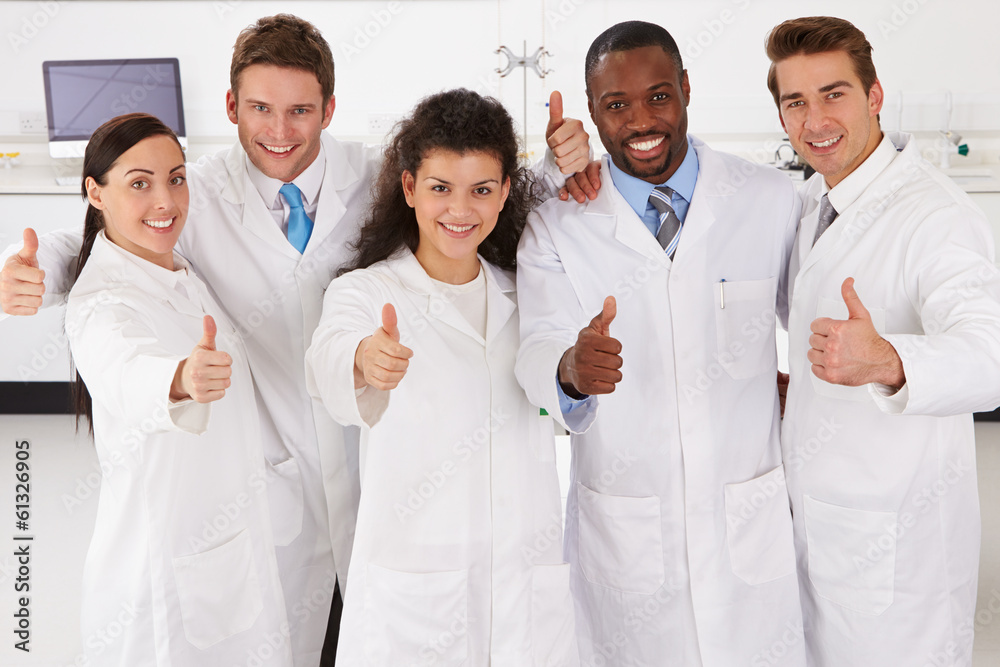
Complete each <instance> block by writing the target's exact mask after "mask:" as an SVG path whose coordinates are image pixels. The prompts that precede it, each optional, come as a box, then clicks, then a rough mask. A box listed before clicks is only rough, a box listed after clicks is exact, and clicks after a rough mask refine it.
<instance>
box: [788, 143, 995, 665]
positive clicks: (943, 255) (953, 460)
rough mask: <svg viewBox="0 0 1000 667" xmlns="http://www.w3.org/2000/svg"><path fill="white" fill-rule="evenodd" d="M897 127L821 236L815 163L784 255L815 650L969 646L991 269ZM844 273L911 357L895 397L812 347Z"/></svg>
mask: <svg viewBox="0 0 1000 667" xmlns="http://www.w3.org/2000/svg"><path fill="white" fill-rule="evenodd" d="M891 139H893V141H894V143H895V144H896V146H897V147H898V148H902V149H903V150H902V152H900V153H898V154H896V155H895V158H894V159H893V161H892V162H891V163H890V165H889V167H887V168H886V169H885V170H884V171H883V172H882V173H881V174H880V175H879V176H878V177H877V178H876V179H875V180H873V181H872V182H871V184H870V185H869V186H868V187H867V189H866V190H865V192H864V194H862V195H861V198H860V199H858V201H856V202H855V203H854V204H853V205H851V206H850V207H849V208H848V209H847V210H845V211H842V212H841V213H840V215H839V217H838V218H837V219H836V220H835V221H834V222H833V224H832V225H831V226H830V228H829V229H828V230H827V231H826V232H825V233H824V234H823V236H822V237H821V238H820V239H819V241H818V242H817V243H816V245H815V247H811V244H812V239H813V237H814V236H815V230H816V220H817V208H818V197H819V195H820V193H821V192H822V187H823V186H822V180H821V178H822V177H821V176H819V175H817V176H814V177H813V180H811V181H809V182H808V183H807V184H806V185H805V186H804V189H803V191H802V197H803V201H804V206H803V219H802V227H801V230H800V233H799V237H798V241H797V244H796V248H795V252H794V255H793V258H792V271H793V273H792V274H791V275H792V276H793V278H792V282H793V287H792V290H791V298H790V303H791V313H790V318H789V355H790V369H791V384H790V387H789V394H788V403H787V406H786V410H785V419H784V425H783V430H782V450H783V456H784V461H785V470H786V472H787V476H788V490H789V493H790V495H791V500H792V508H793V514H794V517H795V522H794V523H795V546H796V552H797V556H798V569H799V576H800V586H801V588H802V597H803V608H804V616H805V624H806V633H807V634H806V639H807V647H808V653H809V659H810V665H815V666H817V667H820V666H822V667H853V666H860V665H866V666H867V665H921V666H922V665H924V664H933V665H949V666H952V665H969V664H970V662H971V650H972V638H973V625H974V619H973V614H974V612H975V600H976V582H977V574H978V562H979V537H980V521H979V500H978V495H977V487H976V470H975V441H974V434H973V424H972V417H971V415H970V414H969V413H971V412H973V411H977V410H991V409H993V408H995V407H996V406H997V405H998V404H1000V277H998V272H997V270H996V267H995V266H994V264H993V241H992V237H991V235H990V230H989V227H988V225H987V222H986V219H985V218H984V216H983V214H982V212H981V211H979V210H978V209H977V208H976V207H975V205H973V204H972V202H971V201H970V200H969V198H968V196H967V195H966V194H965V193H963V192H962V191H961V190H960V189H959V188H958V187H956V186H955V185H954V184H953V183H951V182H950V181H949V179H948V178H947V177H945V176H944V175H942V174H941V173H939V172H938V171H937V170H936V169H935V167H934V166H933V165H931V164H929V163H928V162H926V161H925V160H923V159H922V158H921V157H920V152H919V149H918V148H917V146H916V144H915V142H914V141H913V140H912V138H911V137H910V136H909V135H896V136H894V137H891ZM904 146H905V148H904ZM851 276H853V277H854V279H855V289H856V290H857V292H858V295H859V297H860V298H861V301H862V303H864V304H865V306H866V308H867V309H868V310H869V311H870V312H871V314H872V321H873V323H874V324H875V327H876V329H877V330H878V331H879V332H880V333H881V334H882V335H883V336H884V337H885V338H886V339H887V340H888V341H889V342H890V343H892V345H893V347H894V348H895V349H896V351H897V352H898V353H899V356H900V358H901V359H902V361H903V369H904V372H905V374H906V385H905V386H904V388H903V389H902V390H901V391H900V392H899V394H897V395H896V396H894V397H892V398H885V397H884V396H883V395H882V394H880V392H879V391H877V390H876V388H875V386H874V385H870V386H868V387H840V386H836V385H831V384H829V383H826V382H824V381H822V380H820V379H819V378H817V377H815V376H814V375H813V374H812V372H811V364H810V362H809V360H808V359H807V358H806V352H807V351H808V350H809V347H810V345H809V334H810V324H811V323H812V321H813V320H814V319H816V318H817V317H833V318H835V319H846V317H847V307H846V306H845V304H844V301H843V298H842V297H841V293H840V288H841V283H842V282H843V281H844V279H845V278H848V277H851ZM886 391H887V390H886Z"/></svg>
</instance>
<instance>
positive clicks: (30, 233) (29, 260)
mask: <svg viewBox="0 0 1000 667" xmlns="http://www.w3.org/2000/svg"><path fill="white" fill-rule="evenodd" d="M23 238H24V246H23V247H22V248H21V250H20V251H19V252H18V253H17V256H18V257H20V258H21V262H22V263H24V264H27V265H28V266H33V267H35V268H36V269H37V268H38V258H37V257H36V255H37V253H38V235H37V234H35V230H34V229H32V228H31V227H26V228H25V230H24V234H23Z"/></svg>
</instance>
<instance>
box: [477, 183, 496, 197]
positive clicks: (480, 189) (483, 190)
mask: <svg viewBox="0 0 1000 667" xmlns="http://www.w3.org/2000/svg"><path fill="white" fill-rule="evenodd" d="M473 192H475V193H476V194H477V195H484V196H485V195H489V194H492V193H493V190H492V189H490V188H488V187H486V186H485V185H482V186H480V187H478V188H476V189H475V190H473Z"/></svg>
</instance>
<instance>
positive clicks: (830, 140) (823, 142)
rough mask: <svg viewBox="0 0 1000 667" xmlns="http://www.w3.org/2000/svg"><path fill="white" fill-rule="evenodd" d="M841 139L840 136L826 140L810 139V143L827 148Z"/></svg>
mask: <svg viewBox="0 0 1000 667" xmlns="http://www.w3.org/2000/svg"><path fill="white" fill-rule="evenodd" d="M838 141H840V137H834V138H833V139H827V140H826V141H810V142H809V143H810V144H812V145H813V146H815V147H816V148H826V147H827V146H832V145H834V144H835V143H837V142H838Z"/></svg>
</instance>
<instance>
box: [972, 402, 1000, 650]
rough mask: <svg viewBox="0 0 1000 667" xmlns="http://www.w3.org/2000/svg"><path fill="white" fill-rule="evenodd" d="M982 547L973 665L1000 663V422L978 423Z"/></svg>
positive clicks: (977, 449)
mask: <svg viewBox="0 0 1000 667" xmlns="http://www.w3.org/2000/svg"><path fill="white" fill-rule="evenodd" d="M976 456H977V457H978V460H977V464H978V469H979V499H980V505H981V507H982V514H983V548H982V552H981V555H980V561H979V601H978V603H977V605H976V606H977V613H976V644H975V648H974V649H973V658H972V665H973V667H998V666H1000V422H990V423H986V422H981V423H979V424H976Z"/></svg>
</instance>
